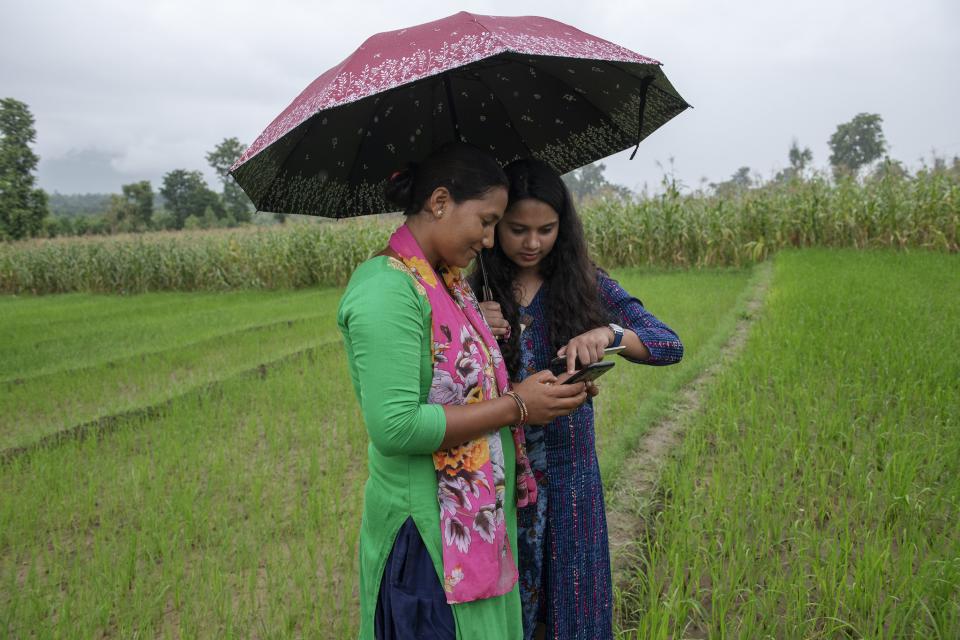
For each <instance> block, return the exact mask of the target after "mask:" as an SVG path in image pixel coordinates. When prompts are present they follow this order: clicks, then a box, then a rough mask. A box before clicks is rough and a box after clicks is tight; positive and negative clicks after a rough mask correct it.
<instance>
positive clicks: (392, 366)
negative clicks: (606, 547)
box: [337, 256, 523, 640]
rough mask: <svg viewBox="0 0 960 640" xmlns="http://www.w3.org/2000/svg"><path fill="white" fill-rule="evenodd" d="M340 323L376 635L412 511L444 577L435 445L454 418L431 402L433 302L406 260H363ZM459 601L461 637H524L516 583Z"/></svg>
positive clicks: (363, 587) (509, 503) (510, 523)
mask: <svg viewBox="0 0 960 640" xmlns="http://www.w3.org/2000/svg"><path fill="white" fill-rule="evenodd" d="M418 289H419V291H418ZM337 324H338V326H339V327H340V332H341V333H342V334H343V340H344V346H345V347H346V350H347V362H348V364H349V367H350V379H351V381H352V382H353V388H354V390H355V391H356V394H357V400H358V401H359V402H360V408H361V411H362V412H363V420H364V423H365V424H366V428H367V434H368V435H369V437H370V446H369V447H368V450H367V458H368V471H369V477H368V479H367V484H366V488H365V491H364V504H363V521H362V523H361V525H360V638H362V639H368V638H370V639H372V638H373V637H374V635H373V616H374V612H375V610H376V606H377V595H378V592H379V589H380V580H381V577H382V575H383V571H384V566H385V565H386V562H387V556H388V555H389V554H390V551H391V549H392V548H393V542H394V539H395V538H396V536H397V532H398V531H399V530H400V527H401V526H402V525H403V523H404V522H405V521H406V519H407V518H408V517H410V516H412V517H413V520H414V522H415V523H416V525H417V529H418V530H419V532H420V537H421V538H422V539H423V542H424V544H425V545H426V547H427V550H428V551H429V553H430V557H431V558H432V559H433V565H434V568H435V569H436V571H437V580H438V581H440V582H442V580H443V577H442V576H443V556H442V552H441V547H440V545H441V537H440V506H439V503H438V500H437V476H436V471H434V466H433V457H432V454H433V452H434V451H436V449H437V448H438V447H439V446H440V443H441V442H442V441H443V437H444V435H445V433H446V417H445V415H444V412H443V408H442V407H441V406H440V405H435V404H427V396H428V394H429V392H430V383H431V381H432V379H433V361H432V358H431V352H430V347H431V342H432V327H431V320H430V303H429V301H428V300H427V296H426V294H425V292H423V291H422V288H421V286H420V285H419V283H417V282H416V280H415V279H414V278H413V276H412V275H411V274H410V273H409V272H408V271H407V270H406V267H404V266H403V264H402V263H400V262H399V261H397V260H394V259H392V258H388V257H385V256H378V257H375V258H372V259H370V260H367V261H366V262H364V263H363V264H361V265H360V266H359V267H357V270H356V271H355V272H354V274H353V277H352V278H350V284H349V285H347V290H346V292H345V293H344V294H343V298H341V300H340V309H339V312H338V315H337ZM500 437H501V438H502V441H503V445H504V446H503V457H504V470H505V472H506V496H507V497H508V499H507V500H506V504H504V516H505V519H506V524H507V535H508V536H509V539H510V549H511V550H512V552H513V557H514V562H516V558H517V555H516V554H517V551H516V550H517V508H516V501H515V496H516V461H515V452H514V449H513V438H512V436H511V434H510V430H509V428H508V427H504V428H503V429H501V431H500ZM452 606H453V616H454V619H455V621H456V625H457V638H459V639H461V640H472V639H474V638H476V639H477V640H490V639H491V638H497V639H498V640H499V639H513V638H522V637H523V628H522V623H521V617H520V596H519V591H518V589H517V587H516V586H514V588H513V590H512V591H510V592H509V593H507V594H504V595H502V596H499V597H495V598H488V599H485V600H477V601H474V602H468V603H464V604H455V605H452Z"/></svg>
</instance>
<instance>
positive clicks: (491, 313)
mask: <svg viewBox="0 0 960 640" xmlns="http://www.w3.org/2000/svg"><path fill="white" fill-rule="evenodd" d="M480 311H481V312H482V313H483V319H484V320H486V321H487V325H488V326H489V327H490V333H492V334H493V337H494V338H496V339H497V340H499V339H500V338H502V337H504V336H505V335H507V333H508V332H509V331H510V323H509V322H507V320H506V318H504V317H503V312H502V311H501V310H500V303H499V302H493V301H492V300H488V301H486V302H481V303H480Z"/></svg>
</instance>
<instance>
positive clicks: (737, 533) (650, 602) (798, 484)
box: [618, 250, 960, 638]
mask: <svg viewBox="0 0 960 640" xmlns="http://www.w3.org/2000/svg"><path fill="white" fill-rule="evenodd" d="M958 300H960V262H958V257H957V256H956V255H946V254H937V253H928V252H919V253H896V252H890V251H866V252H852V251H844V252H837V251H822V250H821V251H806V252H789V253H782V254H780V255H778V256H777V259H776V261H775V274H774V280H773V284H772V288H771V290H770V295H769V297H768V300H767V303H766V306H765V308H764V310H763V312H762V314H761V316H760V318H759V320H758V322H757V324H756V325H755V326H754V328H753V332H752V334H751V336H750V338H749V340H748V342H747V344H746V347H745V349H744V351H743V352H742V353H741V355H740V357H739V358H738V359H737V361H736V362H735V363H733V364H732V365H731V366H730V367H729V368H727V369H726V370H725V371H723V372H721V374H720V376H719V378H718V380H717V382H716V384H715V385H714V386H713V387H712V388H711V389H710V390H709V391H708V393H707V394H706V397H705V400H704V404H703V409H702V412H701V413H699V414H698V415H697V416H695V418H694V419H693V420H692V422H691V423H690V425H689V428H688V431H687V435H686V439H685V441H684V443H683V444H682V446H681V447H680V448H679V450H678V451H677V454H676V457H675V459H674V460H673V461H672V462H671V463H670V464H669V465H668V466H667V467H666V469H665V471H664V472H663V475H662V477H661V479H660V484H661V493H660V494H659V500H660V503H661V504H660V508H659V509H656V510H654V511H653V512H652V513H651V515H650V520H649V522H648V528H647V530H646V532H645V535H644V539H643V546H644V548H645V549H646V552H645V554H644V557H643V558H642V561H641V564H640V566H639V570H638V573H637V576H636V580H635V583H634V584H633V585H632V586H631V587H630V588H629V589H627V590H626V591H624V592H623V593H622V594H621V604H620V607H621V609H620V612H619V615H618V618H619V619H620V623H621V627H620V629H621V635H622V636H623V637H638V638H669V637H716V638H722V637H731V638H766V637H770V638H836V637H850V638H907V637H911V638H912V637H915V638H953V637H957V636H958V635H960V561H958V558H960V529H958V528H957V526H956V521H957V516H958V511H957V508H958V505H960V440H958V439H957V437H956V433H957V428H958V427H960V384H958V380H960V364H958V362H960V361H958V360H957V358H956V357H955V353H956V351H957V349H958V348H960V334H958V333H957V331H956V327H957V326H958V324H960V303H958Z"/></svg>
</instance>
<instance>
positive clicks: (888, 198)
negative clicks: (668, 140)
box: [583, 171, 960, 267]
mask: <svg viewBox="0 0 960 640" xmlns="http://www.w3.org/2000/svg"><path fill="white" fill-rule="evenodd" d="M666 186H667V189H666V190H665V193H664V194H663V195H660V196H658V197H654V198H646V199H642V200H640V201H638V202H636V203H632V204H626V205H624V204H622V203H617V202H601V203H597V204H595V205H594V206H593V207H592V208H591V209H590V210H589V211H587V212H585V215H584V216H583V218H584V227H585V231H586V234H587V238H588V239H589V242H590V244H591V248H592V250H593V251H592V252H593V255H594V257H596V258H598V260H599V261H600V262H601V263H602V264H615V265H618V266H641V265H674V266H684V267H686V266H697V267H705V266H716V265H734V266H740V265H748V264H752V263H755V262H759V261H762V260H765V259H766V258H767V257H768V256H769V255H771V254H772V253H774V252H776V251H778V250H780V249H784V248H788V247H790V248H799V247H843V248H858V249H863V248H868V247H892V248H898V249H905V248H924V249H933V250H939V251H949V252H956V251H957V250H958V249H960V174H954V173H950V172H947V171H925V172H921V173H919V174H917V175H916V176H913V177H898V176H895V175H890V174H888V175H886V176H884V177H883V178H881V179H872V180H868V181H866V182H864V183H859V182H857V181H855V180H849V179H848V180H843V181H840V182H839V183H833V182H831V181H830V180H828V179H827V178H826V177H823V176H814V177H812V178H811V179H809V180H793V181H789V182H784V183H770V184H767V185H764V186H762V187H759V188H756V189H743V190H740V191H731V192H728V193H726V194H725V195H723V196H717V195H704V194H693V195H682V194H681V193H680V192H679V191H678V190H677V188H676V186H675V185H674V184H673V183H671V182H669V181H667V183H666Z"/></svg>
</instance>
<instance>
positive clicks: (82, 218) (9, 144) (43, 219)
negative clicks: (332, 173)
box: [0, 98, 254, 240]
mask: <svg viewBox="0 0 960 640" xmlns="http://www.w3.org/2000/svg"><path fill="white" fill-rule="evenodd" d="M35 140H36V129H35V128H34V119H33V116H32V115H31V113H30V110H29V108H28V107H27V105H26V104H24V103H23V102H20V101H19V100H15V99H13V98H4V99H3V100H0V239H12V240H19V239H22V238H28V237H38V236H42V237H49V236H58V235H83V234H87V233H99V234H106V233H120V232H141V231H153V230H168V229H194V228H211V227H235V226H237V225H240V224H244V223H249V222H250V221H251V219H252V217H253V213H254V207H253V203H252V202H250V199H249V198H247V195H246V194H245V193H244V192H243V190H242V189H241V188H240V186H239V185H238V184H237V183H236V181H234V179H233V178H232V177H231V176H230V175H229V173H228V171H229V170H230V167H231V166H232V165H233V163H234V161H235V160H236V159H237V158H239V157H240V155H241V154H242V153H243V152H244V151H245V150H246V145H243V144H242V143H241V142H240V141H239V140H238V139H237V138H226V139H224V140H223V141H222V142H221V143H220V144H218V145H217V146H216V147H214V149H213V150H212V151H210V152H209V153H207V154H206V160H207V163H208V164H209V165H210V167H211V168H212V169H213V170H214V171H215V172H216V175H217V178H218V180H219V182H220V185H219V186H220V190H219V191H214V190H212V189H210V187H209V186H208V185H207V182H206V180H204V177H203V174H202V173H201V172H200V171H188V170H186V169H174V170H173V171H170V172H168V173H167V174H166V175H164V176H163V179H162V182H161V185H160V188H159V190H158V191H156V192H155V191H154V188H153V185H152V184H151V183H150V181H149V180H141V181H138V182H133V183H130V184H125V185H123V186H122V187H121V188H120V193H119V194H111V195H109V196H108V197H107V198H106V200H105V201H104V200H103V198H101V197H100V196H97V195H92V194H91V195H88V196H87V197H86V198H85V200H86V202H83V203H82V204H81V207H83V206H85V207H87V208H88V210H87V211H86V212H84V214H82V215H78V216H63V217H53V216H51V215H50V198H49V196H48V195H47V194H46V193H45V192H44V191H43V190H42V189H39V188H38V187H37V186H36V177H35V172H36V169H37V163H38V162H39V157H38V156H37V154H36V153H34V152H33V150H32V149H31V145H32V144H33V143H34V142H35ZM58 200H60V201H61V202H62V201H63V197H62V196H59V197H58ZM158 200H159V201H160V203H161V205H160V206H159V207H158V206H157V204H158ZM98 205H99V206H98ZM90 207H96V208H97V209H98V211H97V213H95V214H93V215H91V214H90V211H89V208H90Z"/></svg>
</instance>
